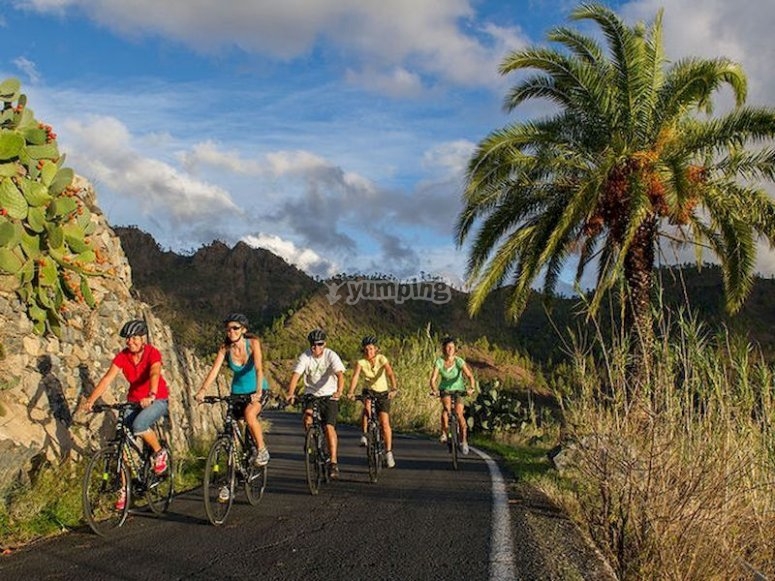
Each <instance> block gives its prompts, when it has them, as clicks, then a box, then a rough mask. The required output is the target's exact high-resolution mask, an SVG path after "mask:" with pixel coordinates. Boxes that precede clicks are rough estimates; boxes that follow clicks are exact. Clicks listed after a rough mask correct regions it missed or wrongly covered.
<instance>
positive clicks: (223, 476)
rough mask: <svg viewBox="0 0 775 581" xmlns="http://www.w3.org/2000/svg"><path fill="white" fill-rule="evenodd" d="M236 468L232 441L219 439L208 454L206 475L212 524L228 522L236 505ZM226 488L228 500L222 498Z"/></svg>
mask: <svg viewBox="0 0 775 581" xmlns="http://www.w3.org/2000/svg"><path fill="white" fill-rule="evenodd" d="M235 478H236V467H235V466H234V461H233V454H232V441H231V440H230V439H229V438H218V439H217V440H216V441H215V442H214V443H213V445H212V446H211V447H210V452H209V453H208V454H207V463H206V464H205V475H204V500H205V512H206V513H207V518H208V519H209V520H210V522H211V523H212V524H213V525H215V526H219V525H222V524H223V523H224V522H226V518H227V517H228V516H229V511H230V510H231V507H232V504H234V480H235ZM224 487H226V489H227V490H228V492H229V495H228V500H223V499H222V498H221V490H222V489H223V488H224Z"/></svg>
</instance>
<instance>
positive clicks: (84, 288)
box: [0, 78, 107, 335]
mask: <svg viewBox="0 0 775 581" xmlns="http://www.w3.org/2000/svg"><path fill="white" fill-rule="evenodd" d="M20 91H21V84H20V82H19V81H18V79H13V78H11V79H5V80H3V81H0V103H2V106H1V107H0V278H2V279H3V280H4V281H6V282H5V283H4V284H3V288H9V287H10V286H11V285H8V284H7V281H8V280H9V279H14V278H15V281H16V283H15V284H14V285H12V286H13V290H14V291H15V292H16V294H17V295H18V297H19V299H20V300H21V301H22V302H23V303H24V304H25V305H26V307H27V315H28V316H29V318H30V320H31V321H32V324H33V329H34V331H35V333H37V334H44V333H46V332H47V331H48V332H51V333H54V334H56V335H58V334H59V332H60V331H61V323H62V321H61V318H62V316H63V312H64V311H66V303H67V302H68V301H73V300H75V301H78V302H82V303H85V304H87V305H88V306H90V307H94V304H95V303H94V296H93V295H92V292H91V289H90V288H89V282H88V278H89V277H90V276H95V275H101V276H106V275H107V271H104V272H103V270H104V269H103V268H102V267H101V265H99V264H98V262H97V252H96V250H95V249H94V248H93V247H92V245H91V242H90V240H89V238H88V235H89V234H90V233H91V232H92V231H93V230H94V223H93V222H92V221H91V212H89V209H88V208H86V207H85V206H84V203H83V200H81V198H80V197H79V196H78V190H77V188H75V187H73V185H72V184H73V180H74V177H75V174H74V172H73V170H72V169H70V168H65V167H62V162H63V161H64V156H63V155H61V154H60V153H59V148H58V146H57V142H56V134H55V133H54V132H53V131H52V128H51V127H50V126H48V125H45V124H43V123H40V122H38V121H37V120H36V119H35V115H34V114H33V112H32V110H30V109H28V108H27V97H26V96H25V95H24V94H22V93H21V92H20Z"/></svg>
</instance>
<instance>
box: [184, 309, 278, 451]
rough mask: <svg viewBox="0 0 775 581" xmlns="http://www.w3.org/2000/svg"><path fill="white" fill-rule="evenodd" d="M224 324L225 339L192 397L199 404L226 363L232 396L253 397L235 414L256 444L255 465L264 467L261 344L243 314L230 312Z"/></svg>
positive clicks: (264, 388) (264, 390) (265, 386)
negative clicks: (230, 378)
mask: <svg viewBox="0 0 775 581" xmlns="http://www.w3.org/2000/svg"><path fill="white" fill-rule="evenodd" d="M223 323H224V325H225V328H224V331H225V332H226V337H225V339H224V342H223V344H222V345H221V347H220V348H219V349H218V353H217V354H216V356H215V361H213V366H212V367H211V368H210V372H209V373H208V374H207V377H206V378H205V380H204V382H203V383H202V387H200V388H199V390H198V391H197V392H196V394H195V396H194V397H195V398H196V400H197V401H202V399H203V398H204V394H205V392H206V391H207V388H208V387H210V384H211V383H212V382H213V381H215V378H216V377H217V376H218V372H219V371H220V369H221V366H222V365H223V363H224V362H225V363H226V365H227V366H228V367H229V369H231V371H232V381H231V393H232V394H235V395H247V394H253V395H252V397H251V399H250V403H248V404H247V405H245V407H244V409H236V410H235V415H236V416H237V417H240V416H242V417H244V419H245V423H246V424H247V425H248V429H249V430H250V433H251V434H252V435H253V439H254V440H255V442H256V447H257V448H258V451H257V452H256V457H255V458H254V459H253V461H254V463H255V464H256V465H257V466H265V465H266V464H267V463H268V462H269V450H267V448H266V444H265V443H264V434H263V430H262V429H261V422H260V421H259V419H258V415H259V414H260V413H261V406H262V400H263V398H262V397H261V396H262V395H264V394H268V393H269V384H268V382H267V381H266V378H265V377H264V366H263V360H262V356H261V342H260V341H259V340H258V337H256V336H255V335H253V334H251V333H249V332H248V319H247V317H246V316H245V315H243V314H241V313H232V314H230V315H228V316H227V317H226V318H225V319H224V320H223Z"/></svg>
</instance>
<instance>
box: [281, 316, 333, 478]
mask: <svg viewBox="0 0 775 581" xmlns="http://www.w3.org/2000/svg"><path fill="white" fill-rule="evenodd" d="M307 340H308V341H309V349H307V350H306V351H304V353H302V354H301V355H299V358H298V359H297V360H296V365H295V366H294V368H293V374H292V375H291V381H290V383H289V384H288V402H289V403H293V401H294V399H295V398H296V385H297V384H298V382H299V378H301V377H304V393H308V394H311V395H313V396H314V397H316V398H321V401H320V402H319V407H320V415H321V419H322V421H323V427H324V430H325V433H326V440H327V442H328V451H329V452H330V454H331V464H330V468H329V476H330V478H331V479H332V480H336V479H338V478H339V466H338V465H337V456H336V452H337V437H336V416H337V414H338V413H339V397H340V396H341V395H342V390H344V364H343V363H342V360H341V358H340V357H339V355H337V354H336V352H334V351H332V350H331V349H328V348H327V347H326V333H325V331H323V330H321V329H314V330H313V331H310V333H309V335H307ZM311 407H312V404H311V403H308V404H307V405H305V408H304V417H303V422H304V429H305V430H307V429H308V428H309V426H310V424H311V423H312V409H311Z"/></svg>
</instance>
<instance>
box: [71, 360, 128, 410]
mask: <svg viewBox="0 0 775 581" xmlns="http://www.w3.org/2000/svg"><path fill="white" fill-rule="evenodd" d="M119 371H121V368H120V367H119V366H118V365H116V364H115V363H111V365H110V367H109V368H108V370H107V371H106V372H105V375H103V376H102V379H100V381H99V383H97V387H95V388H94V391H93V392H91V395H90V396H89V397H88V398H87V399H86V400H84V401H83V402H82V403H81V405H80V409H81V410H83V411H87V412H90V411H91V408H92V406H93V405H94V402H95V401H97V400H98V399H99V397H100V396H101V395H102V394H103V393H104V392H105V390H106V389H107V388H108V386H109V385H110V384H111V383H113V380H114V379H116V376H117V375H118V372H119Z"/></svg>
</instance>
